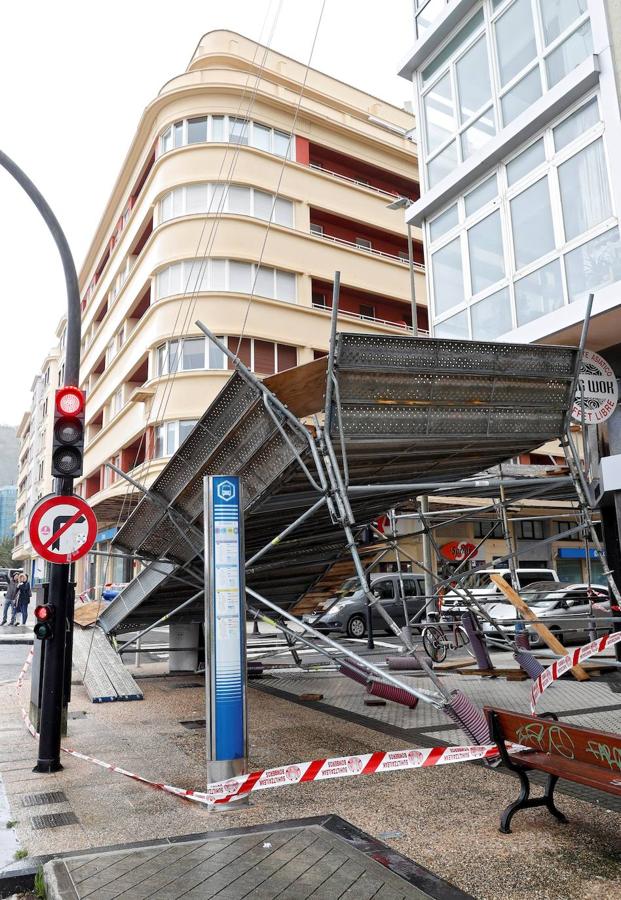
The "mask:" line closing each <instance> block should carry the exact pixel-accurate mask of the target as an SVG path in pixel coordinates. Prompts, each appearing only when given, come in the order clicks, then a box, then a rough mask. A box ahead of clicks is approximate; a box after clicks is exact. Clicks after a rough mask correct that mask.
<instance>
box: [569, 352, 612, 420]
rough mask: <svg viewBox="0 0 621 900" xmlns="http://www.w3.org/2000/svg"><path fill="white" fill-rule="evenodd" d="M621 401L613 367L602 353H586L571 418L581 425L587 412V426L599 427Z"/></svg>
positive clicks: (583, 357)
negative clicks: (619, 400) (620, 400)
mask: <svg viewBox="0 0 621 900" xmlns="http://www.w3.org/2000/svg"><path fill="white" fill-rule="evenodd" d="M618 399H619V388H618V385H617V378H616V375H615V373H614V372H613V371H612V369H611V367H610V366H609V365H608V363H607V362H606V360H605V359H603V358H602V357H601V356H600V355H599V353H593V351H592V350H585V351H584V353H583V355H582V366H581V368H580V375H579V376H578V389H577V391H576V396H575V399H574V405H573V409H572V411H571V417H572V419H574V421H576V422H582V411H583V408H584V423H583V424H585V425H599V423H600V422H605V421H606V419H607V418H609V416H611V415H612V414H613V412H614V411H615V408H616V406H617V401H618Z"/></svg>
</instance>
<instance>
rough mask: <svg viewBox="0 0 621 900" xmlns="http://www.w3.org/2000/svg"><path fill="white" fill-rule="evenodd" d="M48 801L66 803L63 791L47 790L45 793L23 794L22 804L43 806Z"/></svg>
mask: <svg viewBox="0 0 621 900" xmlns="http://www.w3.org/2000/svg"><path fill="white" fill-rule="evenodd" d="M48 803H67V798H66V796H65V794H64V792H63V791H49V793H47V794H24V796H23V797H22V806H44V805H45V804H48Z"/></svg>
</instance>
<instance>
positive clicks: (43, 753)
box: [0, 150, 82, 772]
mask: <svg viewBox="0 0 621 900" xmlns="http://www.w3.org/2000/svg"><path fill="white" fill-rule="evenodd" d="M0 166H2V167H3V168H4V169H6V171H7V172H8V173H9V174H10V175H12V176H13V178H14V179H15V181H17V183H18V184H19V185H20V187H22V188H23V190H24V191H25V192H26V193H27V194H28V196H29V197H30V199H31V200H32V202H33V203H34V205H35V206H36V208H37V209H38V211H39V212H40V214H41V216H42V218H43V220H44V222H45V224H46V225H47V227H48V228H49V230H50V233H51V235H52V237H53V238H54V242H55V244H56V246H57V248H58V252H59V254H60V259H61V263H62V267H63V271H64V274H65V285H66V289H67V334H66V339H65V375H64V382H63V383H64V385H73V386H76V387H77V386H78V383H79V378H80V335H81V329H82V313H81V309H80V287H79V284H78V275H77V272H76V268H75V262H74V260H73V256H72V254H71V250H70V249H69V243H68V241H67V238H66V237H65V234H64V232H63V230H62V228H61V227H60V224H59V222H58V219H57V218H56V216H55V215H54V213H53V212H52V210H51V208H50V206H49V205H48V203H47V201H46V200H45V198H44V197H43V195H42V194H41V192H40V191H39V189H38V188H37V187H36V186H35V185H34V184H33V182H32V181H31V180H30V178H28V176H27V175H26V173H25V172H23V171H22V169H20V167H19V166H18V165H17V164H16V163H14V162H13V160H12V159H11V158H10V157H8V156H7V155H6V153H3V152H2V151H1V150H0ZM55 488H56V493H57V494H62V495H64V496H67V495H69V494H72V493H73V478H57V479H56V482H55ZM69 574H70V573H69V566H68V565H52V571H51V574H50V586H49V595H48V596H49V599H50V602H51V603H52V604H53V605H54V607H55V609H56V621H57V622H58V627H57V628H56V629H55V630H54V634H53V637H52V638H50V639H49V641H48V642H47V646H46V649H45V661H44V666H43V684H42V691H41V716H40V722H39V755H38V759H37V765H36V766H35V771H36V772H56V771H58V769H62V765H61V763H60V739H61V730H62V711H63V691H64V677H65V665H66V663H69V662H70V660H65V654H66V652H67V648H68V647H69V648H70V647H71V645H72V642H71V635H72V631H73V610H72V609H71V607H72V604H71V603H70V591H69ZM69 652H71V651H70V650H69Z"/></svg>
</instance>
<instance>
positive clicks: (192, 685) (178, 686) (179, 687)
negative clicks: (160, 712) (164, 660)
mask: <svg viewBox="0 0 621 900" xmlns="http://www.w3.org/2000/svg"><path fill="white" fill-rule="evenodd" d="M197 687H205V682H204V681H189V682H188V683H187V684H171V686H170V689H171V691H180V690H182V689H183V688H197Z"/></svg>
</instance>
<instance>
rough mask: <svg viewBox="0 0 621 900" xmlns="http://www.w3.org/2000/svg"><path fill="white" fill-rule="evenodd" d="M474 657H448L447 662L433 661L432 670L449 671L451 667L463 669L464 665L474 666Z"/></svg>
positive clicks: (475, 662)
mask: <svg viewBox="0 0 621 900" xmlns="http://www.w3.org/2000/svg"><path fill="white" fill-rule="evenodd" d="M476 664H477V661H476V659H472V658H471V657H467V658H466V659H450V660H449V661H448V662H442V663H434V664H433V669H434V672H450V671H451V670H452V669H465V668H466V666H476Z"/></svg>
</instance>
